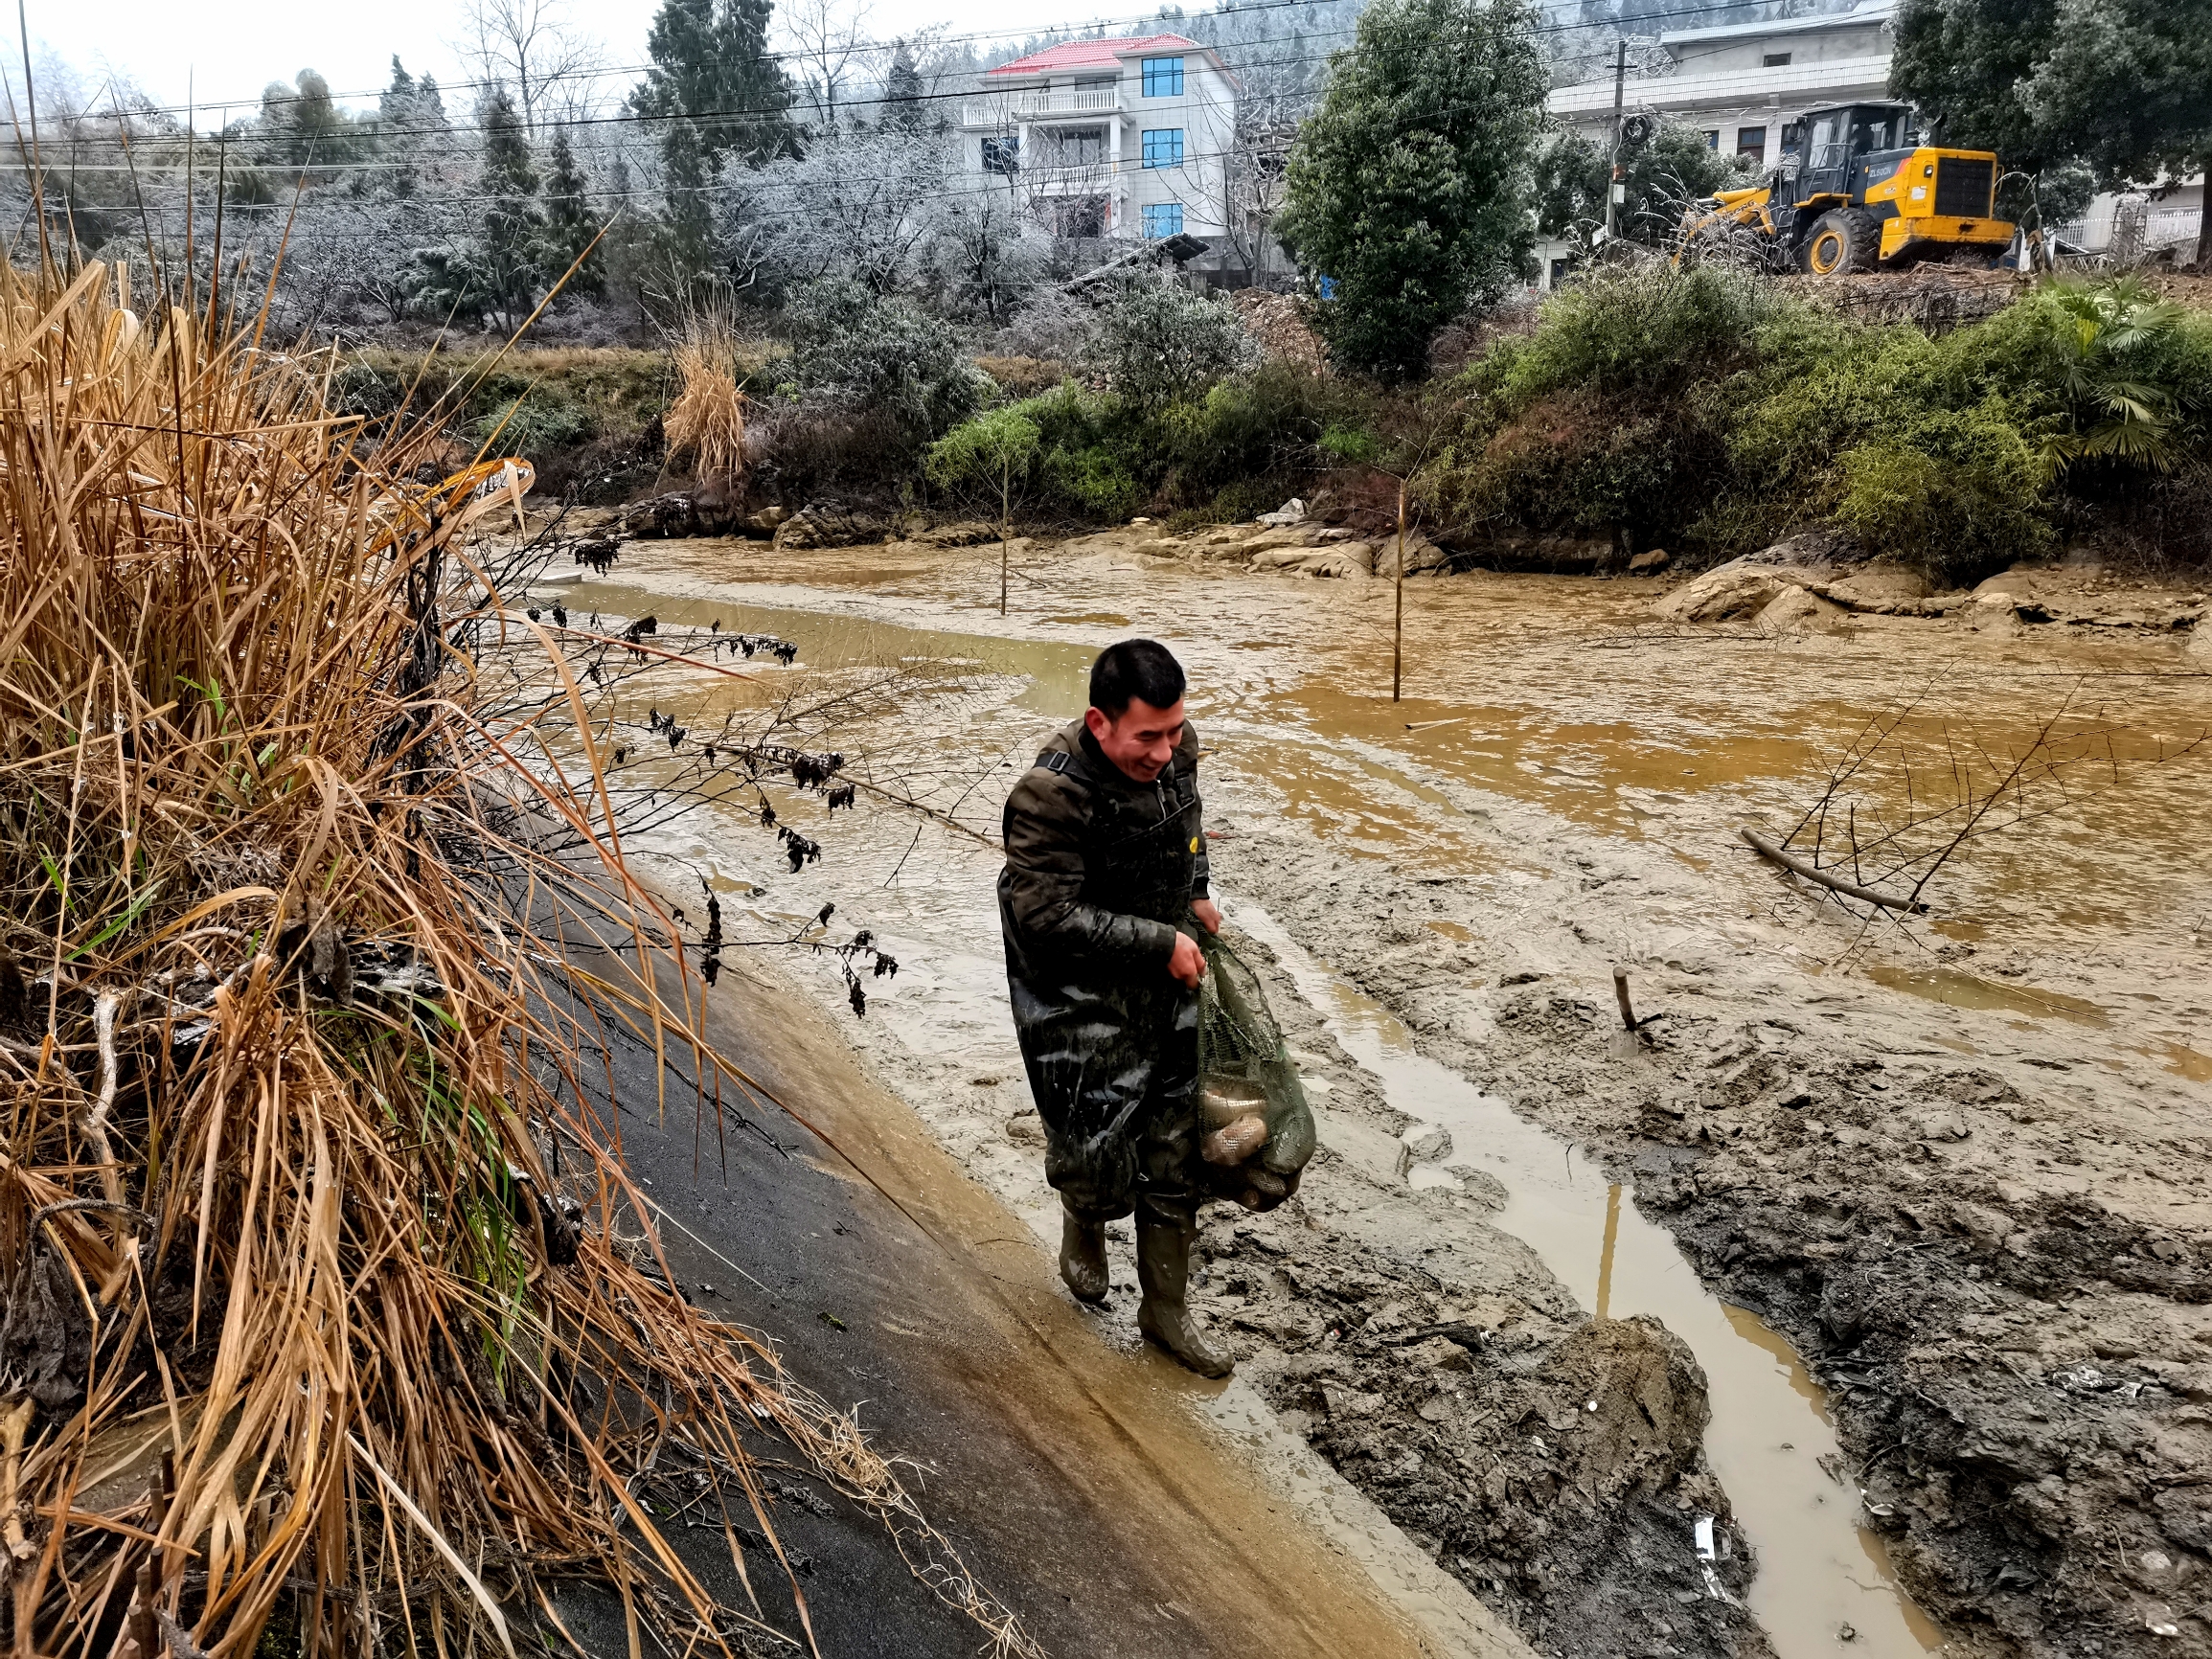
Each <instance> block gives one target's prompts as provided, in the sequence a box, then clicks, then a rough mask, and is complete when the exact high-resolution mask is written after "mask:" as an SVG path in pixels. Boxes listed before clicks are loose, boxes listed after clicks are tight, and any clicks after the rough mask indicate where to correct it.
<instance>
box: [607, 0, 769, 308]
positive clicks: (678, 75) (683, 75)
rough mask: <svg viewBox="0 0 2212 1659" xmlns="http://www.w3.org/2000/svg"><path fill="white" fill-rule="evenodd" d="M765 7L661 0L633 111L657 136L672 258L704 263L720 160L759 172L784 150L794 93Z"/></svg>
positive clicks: (742, 1)
mask: <svg viewBox="0 0 2212 1659" xmlns="http://www.w3.org/2000/svg"><path fill="white" fill-rule="evenodd" d="M772 10H773V7H772V3H771V0H662V4H661V9H660V11H659V12H658V13H657V14H656V15H655V16H654V18H653V21H652V29H651V31H650V33H649V34H648V35H647V36H646V50H647V52H648V53H649V54H650V56H651V57H652V66H651V67H650V69H648V70H647V71H646V77H645V80H644V81H643V82H641V83H640V84H639V86H638V87H637V89H636V90H635V91H634V92H632V93H631V94H630V100H629V102H630V108H631V109H632V110H633V111H635V112H636V113H637V114H638V115H641V116H643V117H645V118H646V119H647V120H649V121H650V122H653V123H654V124H655V125H656V126H657V129H658V132H659V135H660V145H661V162H662V190H663V191H664V192H665V193H666V196H667V201H668V216H669V224H670V227H671V229H672V230H673V233H674V238H675V242H676V252H677V257H678V258H679V259H681V260H683V261H686V262H687V263H689V264H690V265H691V266H692V268H694V269H699V268H703V267H704V266H705V264H706V263H707V261H708V259H709V244H710V241H711V239H712V230H713V217H714V203H713V199H712V196H713V186H714V184H715V181H716V180H717V179H718V177H719V176H720V174H721V172H722V169H723V165H724V162H725V160H726V159H728V158H732V157H735V158H736V159H737V160H739V161H740V162H742V163H747V164H750V165H753V166H758V165H759V164H761V163H762V162H764V161H766V160H767V159H768V158H769V157H770V156H772V155H777V154H780V153H785V152H787V150H788V149H789V148H790V128H789V124H788V121H787V111H788V110H789V108H790V105H791V91H790V87H789V86H788V84H787V82H786V81H785V79H784V72H783V69H782V68H781V67H780V66H779V65H778V64H777V62H776V60H775V58H774V57H772V56H770V54H769V52H768V19H769V16H770V13H771V11H772Z"/></svg>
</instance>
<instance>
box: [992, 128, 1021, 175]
mask: <svg viewBox="0 0 2212 1659" xmlns="http://www.w3.org/2000/svg"><path fill="white" fill-rule="evenodd" d="M983 170H984V171H985V172H1002V173H1004V174H1006V176H1007V177H1008V178H1012V177H1013V176H1014V175H1015V173H1017V172H1019V171H1020V170H1021V138H1020V135H1019V134H1016V135H1015V136H1014V137H1012V138H987V139H985V140H984V141H983Z"/></svg>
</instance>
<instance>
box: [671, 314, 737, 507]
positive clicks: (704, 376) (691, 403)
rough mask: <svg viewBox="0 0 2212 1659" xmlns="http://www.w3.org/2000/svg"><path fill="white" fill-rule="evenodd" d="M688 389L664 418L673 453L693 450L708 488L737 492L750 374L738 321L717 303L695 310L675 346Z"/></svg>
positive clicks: (695, 467) (695, 464) (697, 471)
mask: <svg viewBox="0 0 2212 1659" xmlns="http://www.w3.org/2000/svg"><path fill="white" fill-rule="evenodd" d="M670 354H671V356H672V357H673V359H674V362H675V368H676V374H677V375H678V377H679V378H680V379H681V381H682V383H683V385H682V390H681V391H679V392H678V393H677V394H676V397H675V400H674V401H673V402H672V403H671V404H670V405H669V408H668V413H667V414H666V415H664V416H663V417H662V418H661V430H662V432H663V433H664V434H666V435H667V438H668V447H669V455H670V457H671V458H672V459H673V458H674V457H676V456H682V455H688V456H690V458H691V463H692V475H693V476H694V477H695V478H696V479H697V480H698V482H699V484H700V486H701V487H702V488H704V489H710V490H714V491H718V492H719V493H722V494H725V495H734V494H735V493H736V492H737V490H738V488H739V487H740V486H741V484H742V483H743V481H744V472H745V395H744V393H743V392H742V391H741V390H740V389H739V381H740V380H741V379H742V378H743V377H744V371H743V368H742V366H741V363H740V360H739V358H740V342H739V338H738V330H737V327H736V324H735V321H734V320H733V319H732V318H731V317H730V316H729V315H728V314H727V313H726V312H723V311H720V310H716V309H712V308H695V309H694V310H692V311H691V312H689V313H688V314H687V315H686V316H685V318H684V323H683V328H682V330H681V331H680V332H679V333H678V334H677V335H676V338H675V341H674V344H673V347H672V348H671V352H670Z"/></svg>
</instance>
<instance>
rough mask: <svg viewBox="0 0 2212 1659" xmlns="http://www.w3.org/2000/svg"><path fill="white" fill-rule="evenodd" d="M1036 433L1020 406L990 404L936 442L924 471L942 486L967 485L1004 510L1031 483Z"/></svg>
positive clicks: (974, 492)
mask: <svg viewBox="0 0 2212 1659" xmlns="http://www.w3.org/2000/svg"><path fill="white" fill-rule="evenodd" d="M1037 454H1038V429H1037V422H1036V421H1034V420H1028V419H1026V418H1025V417H1024V416H1023V415H1022V414H1021V413H1020V411H1019V410H1017V409H991V410H987V411H985V412H984V413H983V414H981V415H978V416H976V417H975V418H974V419H973V420H965V421H963V422H961V424H959V425H958V426H955V427H954V428H953V429H952V430H951V431H949V432H947V433H946V435H945V436H944V437H943V438H940V439H939V440H938V441H937V442H936V443H932V444H931V445H930V446H929V458H928V461H927V463H926V464H925V466H924V474H925V475H926V476H927V478H928V480H929V482H930V483H932V484H934V485H936V486H937V487H938V488H939V489H965V490H967V491H969V493H970V494H972V495H976V496H979V497H982V498H984V499H986V500H990V501H991V502H992V505H994V506H996V507H997V508H999V509H1000V511H1006V510H1007V509H1008V508H1009V507H1011V505H1012V503H1013V499H1014V497H1015V493H1016V492H1017V491H1018V490H1021V489H1025V488H1026V487H1027V485H1028V481H1029V477H1030V472H1031V468H1032V466H1033V464H1034V463H1035V461H1036V460H1037Z"/></svg>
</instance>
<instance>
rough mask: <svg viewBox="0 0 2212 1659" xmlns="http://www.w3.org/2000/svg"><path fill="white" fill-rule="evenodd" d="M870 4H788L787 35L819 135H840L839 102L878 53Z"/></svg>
mask: <svg viewBox="0 0 2212 1659" xmlns="http://www.w3.org/2000/svg"><path fill="white" fill-rule="evenodd" d="M869 10H870V7H869V4H868V0H784V34H785V36H786V38H787V39H788V40H789V41H790V43H791V49H790V52H789V54H788V56H789V57H790V58H791V60H792V61H793V62H794V63H796V64H797V65H798V66H799V71H798V73H799V85H800V88H801V91H802V93H803V95H804V97H805V98H806V101H807V104H808V107H809V110H810V113H811V115H812V121H811V122H810V125H811V127H812V129H813V131H815V132H816V133H832V132H835V131H836V130H837V99H838V96H839V94H840V93H842V92H843V90H844V88H845V83H846V81H847V80H850V79H851V78H852V77H853V76H855V74H857V73H859V72H860V71H861V70H862V69H863V68H864V67H865V66H866V64H867V61H868V59H869V58H870V57H873V56H874V55H875V53H876V50H877V49H876V46H875V44H874V42H873V41H871V40H870V39H869V36H868V29H867V25H868V12H869Z"/></svg>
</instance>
